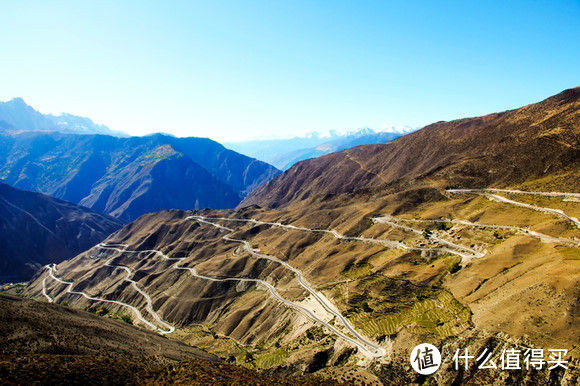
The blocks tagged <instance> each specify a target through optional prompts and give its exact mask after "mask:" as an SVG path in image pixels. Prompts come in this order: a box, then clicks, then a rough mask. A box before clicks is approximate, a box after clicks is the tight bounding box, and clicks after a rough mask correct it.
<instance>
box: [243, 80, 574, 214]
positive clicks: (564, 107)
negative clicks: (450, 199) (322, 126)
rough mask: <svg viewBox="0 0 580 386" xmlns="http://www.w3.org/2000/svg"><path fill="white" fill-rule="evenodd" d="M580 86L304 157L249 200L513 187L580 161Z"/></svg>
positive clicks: (271, 202) (261, 201)
mask: <svg viewBox="0 0 580 386" xmlns="http://www.w3.org/2000/svg"><path fill="white" fill-rule="evenodd" d="M579 99H580V88H575V89H570V90H566V91H563V92H561V93H560V94H557V95H555V96H552V97H550V98H548V99H546V100H544V101H542V102H539V103H535V104H531V105H528V106H525V107H521V108H519V109H515V110H510V111H504V112H501V113H495V114H489V115H486V116H483V117H476V118H465V119H459V120H455V121H450V122H444V121H441V122H437V123H433V124H431V125H429V126H426V127H424V128H423V129H421V130H419V131H416V132H414V133H411V134H409V135H405V136H404V137H401V138H398V139H396V140H394V141H391V142H389V143H386V144H377V145H369V146H362V147H357V148H352V149H348V150H344V151H341V152H338V153H334V154H329V155H326V156H324V157H319V158H316V159H311V160H308V161H303V162H302V163H300V164H298V165H296V166H295V167H293V168H291V169H290V170H287V171H286V172H285V173H284V174H282V175H280V176H278V177H277V178H275V179H273V180H271V181H269V182H268V183H267V184H264V185H262V186H261V187H259V188H258V189H256V190H255V191H253V192H252V194H251V195H250V196H248V197H246V199H245V200H244V202H243V203H242V205H251V204H258V205H260V206H272V205H274V206H278V205H285V204H288V203H290V202H294V201H299V200H303V199H304V198H306V197H312V196H314V195H321V196H324V195H327V194H340V193H346V192H352V191H356V190H362V189H370V188H378V187H380V186H390V185H391V186H392V185H393V184H399V185H402V184H404V183H412V184H413V185H414V186H418V184H419V181H425V182H427V181H429V183H430V184H433V183H434V182H436V181H445V184H447V185H449V186H463V187H485V186H490V185H494V186H507V185H513V184H517V183H521V182H523V181H525V180H530V179H533V178H541V177H543V176H544V175H546V173H547V172H551V171H552V170H572V169H574V168H577V167H578V161H579V160H580V154H579V152H578V138H580V137H579V136H578V128H579V127H580V126H579V125H578V103H579V102H578V101H579Z"/></svg>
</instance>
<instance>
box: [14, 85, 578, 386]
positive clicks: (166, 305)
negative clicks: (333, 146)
mask: <svg viewBox="0 0 580 386" xmlns="http://www.w3.org/2000/svg"><path fill="white" fill-rule="evenodd" d="M578 92H579V91H578V89H574V90H569V91H566V92H563V93H561V94H559V95H557V96H555V97H553V98H549V99H547V100H546V101H544V102H541V103H539V104H535V105H530V106H527V107H525V108H522V109H519V110H514V111H510V112H506V113H501V114H495V115H491V116H487V117H483V118H480V119H472V120H462V121H456V122H452V123H439V124H435V125H432V126H429V127H428V128H426V129H423V130H421V131H420V132H419V133H415V134H411V135H409V136H405V137H402V138H401V139H398V140H395V141H394V142H393V143H391V144H387V145H378V146H375V145H373V146H366V147H359V148H355V149H352V150H347V151H345V152H341V153H336V154H333V155H329V156H326V157H323V158H321V159H315V160H309V161H305V162H302V163H300V164H298V165H297V166H295V167H293V168H292V169H291V170H289V171H288V172H286V173H285V174H283V175H282V176H281V177H279V178H278V179H275V180H273V182H272V183H271V184H266V185H264V186H262V187H261V188H259V190H258V192H257V193H256V194H254V195H251V196H250V197H254V198H255V199H256V200H258V199H259V200H258V201H256V202H258V203H259V204H260V206H258V205H249V203H248V205H247V206H244V207H239V208H237V209H231V210H203V211H178V210H170V211H163V212H158V213H154V214H148V215H145V216H143V217H141V218H139V219H138V220H137V221H135V222H133V223H131V224H129V225H127V226H126V227H124V228H123V229H121V230H120V231H119V232H116V233H115V234H114V235H112V236H110V237H109V238H108V239H106V240H105V241H104V242H103V243H101V244H99V245H96V246H95V247H93V248H91V249H90V250H88V251H86V252H84V253H82V254H80V255H78V256H76V257H75V258H73V259H71V260H68V261H66V262H63V263H61V264H58V265H56V266H54V265H50V266H46V267H44V269H43V270H40V271H38V273H37V275H36V276H35V277H34V279H33V280H32V281H31V282H30V283H29V284H28V286H27V287H26V288H25V289H24V291H23V294H24V295H25V296H30V297H35V298H37V299H44V300H45V301H48V302H55V303H63V302H67V303H68V304H69V305H70V306H71V307H73V308H84V307H86V305H87V303H89V305H90V307H105V308H107V310H108V312H110V313H122V312H125V313H130V314H131V315H132V316H133V322H134V323H135V324H137V325H139V326H141V327H143V328H148V329H150V330H153V331H157V332H158V333H159V334H162V335H164V336H166V337H168V338H170V339H174V340H179V341H181V342H184V343H187V344H190V345H193V346H196V347H199V348H202V349H204V350H207V351H208V352H210V353H213V354H215V355H217V356H219V357H222V358H225V359H226V360H227V361H229V362H231V363H236V364H238V365H242V366H245V367H247V368H251V369H259V370H262V371H265V372H267V373H269V374H276V375H290V374H315V375H317V376H320V377H324V378H326V379H333V380H336V381H339V382H354V383H363V382H364V383H368V384H381V383H383V384H410V383H416V384H441V385H443V384H492V383H499V384H502V383H506V384H564V385H572V384H577V383H578V379H579V371H578V361H579V358H580V340H579V334H577V333H575V332H577V331H579V329H580V319H579V308H578V304H579V302H578V299H579V298H580V220H579V219H580V183H579V182H578V181H579V163H578V157H577V155H578V143H577V138H578V136H577V133H578V129H579V124H578V107H579V106H578ZM541 117H543V118H541ZM478 120H479V123H477V121H478ZM492 121H495V122H496V123H495V124H492V123H491V122H492ZM461 122H463V123H464V124H466V128H465V129H464V130H462V129H461V127H460V126H461V124H462V123H461ZM466 122H467V123H466ZM469 122H471V123H469ZM524 122H526V123H524ZM509 128H511V129H509ZM428 131H432V132H433V135H431V136H426V135H425V134H424V133H425V132H428ZM461 133H463V135H460V134H461ZM428 137H429V138H432V137H435V138H439V141H435V142H434V143H433V144H431V142H430V141H428V139H427V138H428ZM422 138H423V139H422ZM443 138H445V139H446V140H445V141H444V140H443ZM401 143H403V144H405V143H407V144H408V143H412V144H414V145H413V146H416V150H417V151H416V152H411V151H409V150H408V148H407V147H404V146H395V145H396V144H399V145H400V144H401ZM409 146H410V145H409ZM537 148H538V149H540V151H538V152H536V150H535V149H537ZM502 151H503V152H504V153H502ZM372 154H374V155H375V156H371V155H372ZM354 155H356V156H357V157H354ZM362 155H365V157H364V158H363V156H362ZM399 157H403V159H404V161H400V160H399ZM502 157H503V158H504V159H505V162H504V161H501V158H502ZM333 159H335V160H336V162H335V163H333V162H330V161H329V160H333ZM350 159H356V160H357V161H358V162H355V161H349V160H350ZM362 160H364V162H362ZM387 160H391V161H390V162H389V161H387ZM389 163H390V164H391V165H392V170H391V169H390V168H389ZM341 164H343V165H346V166H348V167H349V168H350V169H348V172H343V169H342V168H341V167H340V165H341ZM355 164H356V165H358V166H355ZM431 164H434V166H431ZM322 165H326V166H325V168H326V169H328V170H327V171H326V172H324V170H323V168H322ZM369 170H371V171H374V173H375V174H373V173H371V172H369ZM292 173H294V174H292ZM341 173H342V174H341ZM292 175H294V176H295V177H296V178H295V179H294V180H291V178H290V176H292ZM379 180H380V182H379ZM340 181H342V184H341V183H340ZM283 182H284V184H283ZM285 182H288V183H289V184H288V185H286V184H285ZM322 187H324V188H322ZM330 187H333V188H332V189H330ZM131 307H134V309H132V308H131ZM423 342H426V343H431V344H433V345H435V346H437V347H438V348H439V350H440V351H441V352H442V355H443V358H444V362H443V364H442V367H441V368H440V369H439V370H438V371H437V372H436V373H435V374H433V375H431V376H420V375H418V374H417V373H415V372H414V371H413V370H412V369H411V367H410V362H409V357H410V355H411V351H412V349H413V347H415V345H417V344H419V343H423ZM466 348H468V349H469V350H470V354H471V355H474V356H475V357H478V356H479V355H482V354H483V353H484V351H485V350H486V349H487V350H488V351H489V352H491V355H492V356H491V358H492V359H493V361H495V362H496V363H498V364H499V363H501V358H502V356H503V355H504V352H505V351H504V350H508V349H514V350H520V351H519V352H520V353H521V354H522V355H523V353H524V352H526V350H528V349H530V348H535V349H542V350H545V355H544V359H545V360H549V353H550V352H549V350H550V349H561V350H563V351H562V355H563V360H565V361H566V367H567V368H563V367H558V368H550V367H551V365H550V366H548V365H546V366H544V367H542V369H539V370H538V369H533V368H528V369H526V368H525V366H524V367H523V368H522V369H520V370H502V369H500V368H498V369H479V368H478V367H477V366H476V365H475V364H473V363H472V364H471V365H470V366H467V367H466V368H464V367H459V368H458V369H455V368H454V364H453V360H452V358H453V355H454V353H455V352H456V351H457V350H458V349H461V350H464V349H466ZM462 352H463V351H462ZM522 360H523V358H522Z"/></svg>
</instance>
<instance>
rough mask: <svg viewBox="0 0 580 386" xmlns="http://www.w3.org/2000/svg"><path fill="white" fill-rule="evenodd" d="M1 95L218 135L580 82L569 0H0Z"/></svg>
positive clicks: (112, 123)
mask: <svg viewBox="0 0 580 386" xmlns="http://www.w3.org/2000/svg"><path fill="white" fill-rule="evenodd" d="M0 47H1V52H2V54H1V60H0V74H1V75H0V77H1V78H0V80H1V81H0V100H7V99H11V98H13V97H16V96H21V97H23V98H24V99H25V100H26V101H27V102H28V103H29V104H31V105H32V106H34V107H36V108H37V109H39V110H40V111H42V112H44V113H59V112H63V111H64V112H69V113H73V114H77V115H83V116H88V117H90V118H92V119H93V120H95V121H96V122H98V123H103V124H106V125H108V126H109V127H111V128H113V129H116V130H123V131H126V132H128V133H130V134H135V135H141V134H146V133H150V132H154V131H163V132H170V133H173V134H175V135H178V136H207V137H211V138H214V139H217V140H221V141H224V140H239V139H244V138H256V137H272V136H277V137H284V136H292V135H302V134H304V133H307V132H311V131H327V130H331V129H338V130H341V129H349V128H350V129H353V128H361V127H371V128H379V127H382V126H384V125H387V126H390V125H410V126H414V127H415V126H423V125H425V124H428V123H431V122H434V121H439V120H450V119H455V118H460V117H466V116H474V115H481V114H485V113H490V112H495V111H501V110H505V109H509V108H514V107H518V106H521V105H524V104H527V103H531V102H534V101H538V100H541V99H543V98H545V97H548V96H550V95H552V94H555V93H557V92H559V91H561V90H563V89H565V88H570V87H574V86H578V85H580V82H579V80H580V77H579V75H580V70H579V69H580V1H578V0H574V1H532V0H528V1H449V2H447V1H436V2H435V1H401V2H387V1H274V0H271V1H262V2H258V1H205V2H195V1H183V2H179V1H171V2H164V1H157V2H147V1H133V2H131V1H91V2H88V1H83V2H78V1H70V2H65V1H40V0H39V1H3V2H1V3H0Z"/></svg>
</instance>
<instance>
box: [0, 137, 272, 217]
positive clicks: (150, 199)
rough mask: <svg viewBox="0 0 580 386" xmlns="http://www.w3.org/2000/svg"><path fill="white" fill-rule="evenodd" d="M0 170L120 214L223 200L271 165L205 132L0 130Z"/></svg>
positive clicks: (8, 177) (222, 203)
mask: <svg viewBox="0 0 580 386" xmlns="http://www.w3.org/2000/svg"><path fill="white" fill-rule="evenodd" d="M0 165H2V166H0V177H1V178H4V180H5V181H6V182H7V183H9V184H11V185H14V186H17V187H21V188H25V189H30V190H35V191H38V192H42V193H45V194H49V195H51V196H53V197H57V198H61V199H63V200H67V201H71V202H76V203H80V204H82V205H84V206H87V207H90V208H93V209H95V210H97V211H100V212H103V213H108V214H110V215H112V216H114V217H117V218H119V219H121V220H122V221H131V220H133V219H135V218H137V217H138V216H140V215H142V214H144V213H148V212H153V211H157V210H162V209H169V208H179V209H199V208H204V207H212V208H228V207H233V206H236V205H237V204H238V203H239V202H240V200H241V199H242V197H244V196H245V195H246V194H247V192H249V191H250V190H251V189H253V188H254V187H256V186H258V185H260V184H261V183H263V182H265V181H267V180H269V179H270V178H272V177H273V176H275V175H276V174H277V173H278V171H277V169H275V168H274V167H272V166H270V165H268V164H266V163H264V162H260V161H257V160H254V159H252V158H249V157H246V156H243V155H241V154H238V153H236V152H233V151H231V150H228V149H226V148H225V147H223V146H222V145H220V144H218V143H216V142H214V141H211V140H209V139H205V138H175V137H171V136H167V135H161V134H156V135H152V136H146V137H130V138H116V137H112V136H104V135H72V134H60V133H46V134H43V133H20V134H18V135H0Z"/></svg>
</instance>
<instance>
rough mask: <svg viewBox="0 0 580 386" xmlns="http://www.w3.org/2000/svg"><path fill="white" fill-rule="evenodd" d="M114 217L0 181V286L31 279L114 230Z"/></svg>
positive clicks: (117, 223)
mask: <svg viewBox="0 0 580 386" xmlns="http://www.w3.org/2000/svg"><path fill="white" fill-rule="evenodd" d="M120 226H121V224H120V223H119V222H118V221H117V220H115V219H114V218H111V217H108V216H103V215H101V214H98V213H95V212H94V211H92V210H90V209H87V208H84V207H81V206H78V205H75V204H71V203H69V202H65V201H61V200H57V199H54V198H51V197H48V196H45V195H43V194H39V193H34V192H29V191H26V190H22V189H17V188H13V187H11V186H9V185H6V184H4V183H1V182H0V281H8V280H11V281H14V280H24V279H28V278H30V276H32V274H33V273H34V271H35V270H36V269H38V267H39V266H41V265H43V264H47V263H49V262H54V263H57V262H61V261H63V260H65V259H69V258H71V257H73V256H75V255H77V254H78V253H80V252H82V251H84V250H86V249H88V248H90V247H92V246H93V245H95V244H97V243H99V242H100V241H101V240H103V239H104V238H105V237H107V236H108V235H109V234H111V233H113V232H114V231H116V230H117V229H119V228H120Z"/></svg>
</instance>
